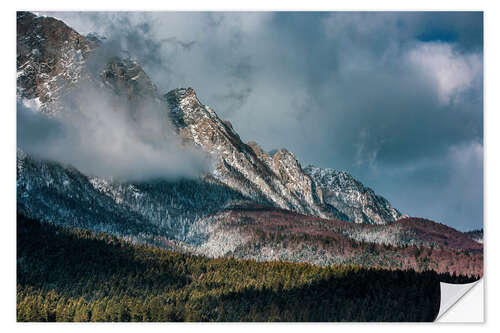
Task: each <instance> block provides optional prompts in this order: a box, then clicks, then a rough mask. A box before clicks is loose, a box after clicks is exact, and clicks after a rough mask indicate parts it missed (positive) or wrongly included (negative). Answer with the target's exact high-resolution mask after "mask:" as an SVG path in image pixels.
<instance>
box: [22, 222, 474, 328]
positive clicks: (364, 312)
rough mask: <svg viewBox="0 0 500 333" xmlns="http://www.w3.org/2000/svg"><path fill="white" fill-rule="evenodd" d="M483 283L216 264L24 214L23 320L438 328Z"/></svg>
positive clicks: (343, 269) (228, 261) (342, 269)
mask: <svg viewBox="0 0 500 333" xmlns="http://www.w3.org/2000/svg"><path fill="white" fill-rule="evenodd" d="M475 279H476V278H474V277H463V276H455V275H449V274H437V273H435V272H433V271H425V272H421V273H417V272H415V271H412V270H405V271H403V270H392V271H391V270H381V269H367V268H360V267H355V266H329V267H319V266H314V265H310V264H304V263H288V262H256V261H253V260H237V259H233V258H219V259H209V258H205V257H201V256H193V255H188V254H182V253H178V252H171V251H167V250H164V249H160V248H156V247H152V246H146V245H133V244H131V243H128V242H126V241H124V240H121V239H119V238H116V237H114V236H111V235H108V234H104V233H94V232H90V231H87V230H84V229H76V228H67V227H59V226H54V225H51V224H48V223H40V222H38V221H35V220H31V219H28V218H25V217H23V216H18V221H17V320H18V321H35V322H38V321H49V322H50V321H63V322H68V321H93V322H103V321H154V322H157V321H160V322H161V321H259V322H260V321H313V322H325V321H411V322H418V321H433V320H434V319H435V317H436V315H437V313H438V312H439V303H440V287H439V282H440V281H443V282H449V283H467V282H471V281H473V280H475Z"/></svg>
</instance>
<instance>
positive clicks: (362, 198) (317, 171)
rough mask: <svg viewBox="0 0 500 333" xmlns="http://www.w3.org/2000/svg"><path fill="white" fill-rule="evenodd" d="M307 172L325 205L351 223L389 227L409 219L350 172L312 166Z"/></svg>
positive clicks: (308, 167)
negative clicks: (385, 225)
mask: <svg viewBox="0 0 500 333" xmlns="http://www.w3.org/2000/svg"><path fill="white" fill-rule="evenodd" d="M304 171H305V172H306V173H307V174H308V175H310V176H311V178H312V179H314V181H315V182H316V183H317V184H318V186H319V187H320V188H321V189H322V193H323V200H324V202H325V203H327V204H330V205H332V206H333V207H335V208H336V209H337V210H339V211H341V212H342V213H344V214H345V215H347V219H348V221H352V222H356V223H369V224H385V223H387V222H392V221H395V220H397V219H400V218H402V217H405V216H406V215H403V214H401V213H400V212H399V211H398V210H396V209H394V208H393V207H392V206H391V204H390V203H389V201H387V200H386V199H385V198H383V197H381V196H379V195H377V194H375V192H374V191H373V190H372V189H370V188H368V187H366V186H364V185H363V184H361V183H360V182H359V181H357V180H356V179H354V178H353V177H352V176H351V175H350V174H348V173H347V172H344V171H337V170H334V169H322V168H318V167H315V166H312V165H309V166H307V167H306V168H305V169H304Z"/></svg>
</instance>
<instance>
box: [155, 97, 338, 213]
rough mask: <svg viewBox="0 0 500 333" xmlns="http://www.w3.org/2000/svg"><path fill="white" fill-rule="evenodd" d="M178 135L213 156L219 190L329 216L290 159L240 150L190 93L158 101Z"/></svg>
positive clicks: (224, 125)
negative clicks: (166, 108) (224, 187)
mask: <svg viewBox="0 0 500 333" xmlns="http://www.w3.org/2000/svg"><path fill="white" fill-rule="evenodd" d="M164 100H165V101H166V103H167V104H168V106H169V108H170V114H171V118H172V120H173V122H174V124H175V125H176V128H177V131H178V133H179V135H181V136H182V137H183V138H184V139H185V140H187V141H191V142H192V143H193V144H195V145H197V146H199V147H201V148H202V149H203V150H205V151H207V152H209V153H211V154H213V155H214V156H215V158H216V160H217V165H216V169H215V171H214V176H215V178H217V179H218V180H219V181H221V182H222V183H223V184H225V185H227V186H229V187H230V188H233V189H235V190H237V191H239V192H241V193H243V194H244V195H247V196H249V197H252V198H255V199H256V200H258V201H268V202H271V203H272V204H274V205H276V206H277V207H280V208H284V209H290V210H292V211H296V212H300V213H303V214H309V215H317V216H323V217H326V216H330V215H331V213H330V212H328V211H327V210H325V209H324V208H323V207H322V204H321V200H320V197H321V196H320V195H318V193H317V191H316V187H315V185H314V183H313V182H312V180H311V178H310V177H309V176H308V175H306V174H305V173H304V172H303V171H302V168H301V166H300V163H299V162H298V161H297V160H296V159H295V156H294V155H293V154H292V153H290V152H288V151H286V150H280V151H279V152H277V153H276V154H275V155H274V156H272V157H271V156H269V155H267V154H266V153H264V152H263V151H262V149H260V147H259V146H258V145H257V144H256V143H255V142H251V143H249V144H245V143H243V142H242V141H241V139H240V137H239V136H238V134H237V133H236V132H235V131H234V129H233V128H232V126H231V125H230V123H228V122H224V121H222V120H221V119H220V118H219V117H218V116H217V114H216V113H215V112H214V111H213V110H212V109H211V108H210V107H208V106H205V105H203V104H202V103H201V102H200V101H199V100H198V98H197V96H196V94H195V91H194V90H193V89H192V88H187V89H175V90H173V91H171V92H169V93H167V94H166V95H165V96H164Z"/></svg>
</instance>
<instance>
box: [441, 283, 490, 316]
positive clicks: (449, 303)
mask: <svg viewBox="0 0 500 333" xmlns="http://www.w3.org/2000/svg"><path fill="white" fill-rule="evenodd" d="M477 284H481V286H482V285H483V279H479V280H477V281H475V282H472V283H465V284H451V283H445V282H440V287H441V303H440V306H439V313H438V315H437V317H436V319H435V321H436V322H448V320H444V319H445V318H444V317H443V315H445V314H447V312H448V311H449V310H450V309H451V308H452V307H454V306H455V304H457V303H459V302H460V300H461V299H462V297H464V296H465V295H466V294H467V293H468V292H469V291H470V290H471V289H472V288H474V287H475V286H476V285H477ZM481 298H482V297H481ZM470 306H472V307H475V305H474V304H471V305H470ZM481 311H482V308H481ZM445 317H446V316H445ZM452 321H454V320H452ZM459 321H461V320H459ZM465 321H466V320H464V322H465ZM479 321H481V322H482V319H481V320H479Z"/></svg>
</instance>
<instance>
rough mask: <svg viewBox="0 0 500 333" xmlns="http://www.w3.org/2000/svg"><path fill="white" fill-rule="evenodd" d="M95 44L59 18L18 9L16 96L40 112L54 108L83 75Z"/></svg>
mask: <svg viewBox="0 0 500 333" xmlns="http://www.w3.org/2000/svg"><path fill="white" fill-rule="evenodd" d="M96 46H97V43H96V42H94V41H90V40H87V39H86V38H85V37H83V36H81V35H80V34H78V33H77V32H76V31H74V30H73V29H71V28H70V27H68V26H67V25H66V24H64V23H63V22H61V21H59V20H56V19H54V18H51V17H38V16H36V15H34V14H32V13H29V12H18V13H17V95H18V96H19V97H21V98H25V99H27V100H31V101H32V102H34V103H35V106H37V107H39V108H40V109H41V111H45V112H51V111H54V110H56V109H57V107H56V106H55V105H51V104H53V102H54V101H56V100H57V99H58V98H59V97H60V96H64V94H66V93H67V92H68V90H70V89H71V87H72V86H74V84H75V83H76V82H78V81H79V80H80V79H81V77H82V75H85V74H84V73H83V72H84V70H83V69H84V64H85V59H86V58H87V57H88V55H89V54H90V53H91V51H92V50H93V49H94V48H95V47H96ZM49 105H51V106H50V107H49Z"/></svg>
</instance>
